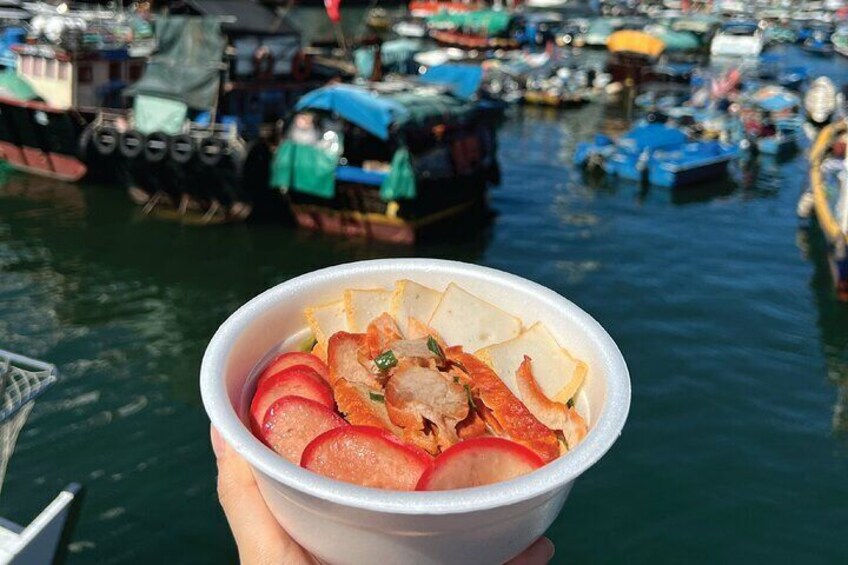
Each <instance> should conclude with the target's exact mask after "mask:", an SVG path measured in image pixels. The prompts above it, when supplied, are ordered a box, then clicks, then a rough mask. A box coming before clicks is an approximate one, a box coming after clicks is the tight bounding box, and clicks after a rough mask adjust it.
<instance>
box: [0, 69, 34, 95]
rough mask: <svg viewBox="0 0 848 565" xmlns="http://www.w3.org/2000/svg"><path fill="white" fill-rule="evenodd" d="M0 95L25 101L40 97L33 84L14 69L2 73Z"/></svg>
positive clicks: (0, 75) (0, 76)
mask: <svg viewBox="0 0 848 565" xmlns="http://www.w3.org/2000/svg"><path fill="white" fill-rule="evenodd" d="M0 97H2V98H10V99H12V100H23V101H29V100H38V99H39V96H38V94H36V92H35V90H33V88H32V86H30V84H29V83H28V82H27V81H26V80H24V79H23V78H21V77H20V76H18V73H16V72H15V71H13V70H5V71H3V72H2V73H0Z"/></svg>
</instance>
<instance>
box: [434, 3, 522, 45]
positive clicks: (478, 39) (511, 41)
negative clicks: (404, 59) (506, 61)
mask: <svg viewBox="0 0 848 565" xmlns="http://www.w3.org/2000/svg"><path fill="white" fill-rule="evenodd" d="M427 27H428V28H429V30H430V37H432V38H433V39H434V40H436V41H437V42H438V43H440V44H442V45H446V46H452V47H461V48H463V49H518V48H519V47H521V44H522V42H521V39H519V38H520V37H522V36H523V32H524V27H525V26H524V17H523V16H521V15H519V14H515V13H511V12H507V11H503V10H477V11H473V12H457V13H448V12H444V13H438V14H435V15H433V16H430V17H428V18H427Z"/></svg>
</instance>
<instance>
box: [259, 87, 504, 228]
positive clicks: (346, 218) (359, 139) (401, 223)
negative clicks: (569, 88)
mask: <svg viewBox="0 0 848 565" xmlns="http://www.w3.org/2000/svg"><path fill="white" fill-rule="evenodd" d="M498 179H499V169H498V164H497V157H496V136H495V128H494V124H493V123H491V122H489V121H487V119H486V116H485V114H484V113H482V112H481V111H480V110H479V109H478V107H477V106H476V104H474V103H472V102H469V101H465V100H462V99H460V98H459V97H457V96H454V95H451V94H449V93H447V92H445V91H440V90H438V89H436V88H435V87H432V86H428V87H425V88H421V87H415V86H413V85H407V86H404V85H403V84H402V83H392V84H391V85H389V86H380V85H378V84H373V85H371V86H370V87H360V86H351V85H332V86H326V87H323V88H320V89H318V90H316V91H313V92H311V93H309V94H307V95H306V96H304V97H303V98H302V99H301V100H300V101H299V102H298V104H297V106H296V113H295V115H294V116H293V118H292V120H290V126H289V128H288V130H287V131H286V134H285V141H284V142H283V143H282V144H281V145H280V146H279V147H278V148H277V150H276V152H275V155H274V159H273V164H272V178H271V185H272V186H273V187H275V188H278V189H280V190H281V191H282V192H283V193H284V194H285V195H286V198H287V200H288V202H289V205H290V207H291V211H292V213H293V215H294V217H295V220H296V221H297V223H298V225H300V226H301V227H304V228H307V229H311V230H316V231H323V232H327V233H331V234H340V235H347V236H357V237H364V238H368V239H376V240H383V241H389V242H393V243H403V244H411V243H414V242H415V241H416V240H417V239H418V238H420V237H421V236H422V235H423V234H424V233H425V232H428V231H431V230H437V229H439V228H440V227H445V226H453V227H456V226H458V225H460V224H459V223H458V220H457V219H458V218H459V217H462V216H467V215H470V214H471V213H473V212H480V211H481V210H483V209H484V205H485V200H486V194H487V189H488V186H489V185H490V184H497V182H498Z"/></svg>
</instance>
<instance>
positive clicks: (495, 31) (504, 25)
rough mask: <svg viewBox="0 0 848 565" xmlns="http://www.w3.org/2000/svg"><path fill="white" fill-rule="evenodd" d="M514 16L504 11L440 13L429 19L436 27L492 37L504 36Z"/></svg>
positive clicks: (429, 22)
mask: <svg viewBox="0 0 848 565" xmlns="http://www.w3.org/2000/svg"><path fill="white" fill-rule="evenodd" d="M512 18H513V15H512V14H510V13H509V12H506V11H502V10H478V11H476V12H457V13H449V12H439V13H438V14H436V15H434V16H430V17H429V18H427V23H428V24H429V25H431V26H434V27H446V26H450V27H455V28H459V29H462V30H464V31H467V32H472V33H479V34H484V35H486V36H489V37H492V36H496V35H503V34H504V33H506V32H507V30H508V29H509V26H510V24H511V23H512Z"/></svg>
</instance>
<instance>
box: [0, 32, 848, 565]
mask: <svg viewBox="0 0 848 565" xmlns="http://www.w3.org/2000/svg"><path fill="white" fill-rule="evenodd" d="M784 53H785V55H786V57H787V58H789V59H793V60H794V59H797V61H794V62H795V63H801V64H806V65H807V66H808V68H809V69H810V73H811V75H815V74H817V73H826V74H828V75H829V76H831V77H832V78H833V80H834V81H835V82H837V83H841V82H843V81H844V80H845V79H846V78H848V62H846V61H845V60H840V59H830V60H822V59H817V60H812V59H809V60H808V59H804V58H802V56H801V55H800V53H799V52H798V51H796V50H795V49H794V48H789V49H787V50H786V51H785V52H784ZM622 115H623V114H622V112H621V111H614V110H611V109H607V108H605V107H604V106H603V105H600V104H596V105H589V106H587V107H585V108H584V109H582V110H579V111H564V112H558V111H553V110H542V109H533V108H524V109H521V108H519V109H517V110H516V111H515V113H514V114H513V115H511V116H510V117H509V119H508V120H507V121H506V122H505V123H504V125H503V126H502V128H501V131H500V158H501V167H502V172H503V181H502V185H501V186H500V187H499V188H497V189H495V190H493V191H492V193H491V206H492V208H493V209H494V211H495V212H496V217H495V219H494V220H493V222H492V224H491V226H490V227H489V228H487V229H486V230H485V231H483V232H481V233H478V234H475V235H467V236H463V237H459V238H453V239H452V240H450V241H442V242H434V243H428V244H422V245H419V246H417V247H415V248H406V247H393V246H388V245H383V244H365V243H363V242H362V241H359V240H345V239H341V238H333V237H329V236H323V235H320V234H312V233H303V232H300V231H297V230H295V229H294V228H288V227H281V226H279V225H256V224H253V225H235V226H222V227H207V228H198V227H187V226H180V225H176V224H173V223H167V222H159V221H155V220H151V219H149V218H145V217H143V216H142V215H140V212H139V211H138V209H137V208H136V207H135V206H133V205H132V204H131V203H130V202H129V201H128V200H127V198H126V195H125V194H123V193H122V192H121V191H119V190H118V189H117V188H114V187H109V186H91V185H72V184H64V183H59V182H52V181H48V180H44V179H38V178H35V177H28V176H25V175H22V174H19V173H12V172H9V171H5V172H3V176H2V182H0V343H2V344H3V346H4V347H5V348H8V349H11V350H16V351H20V352H22V353H26V354H27V355H30V356H34V357H38V358H42V359H46V360H49V361H51V362H53V363H56V364H57V365H58V366H59V367H60V369H61V372H62V374H63V377H64V378H63V380H62V382H61V383H60V384H59V385H58V386H56V387H54V388H53V389H52V390H51V391H50V393H49V394H48V395H46V396H45V397H44V398H43V399H42V400H40V401H39V402H38V404H37V405H36V408H35V410H34V412H33V413H32V415H31V417H30V420H29V422H28V424H27V425H26V427H25V428H24V431H23V433H22V435H21V437H20V439H19V440H18V445H17V450H16V452H15V454H14V455H13V457H12V459H11V463H10V465H9V469H8V475H7V477H6V481H5V484H4V487H3V492H2V496H0V515H2V516H4V517H7V518H11V519H14V520H16V521H18V522H21V523H27V522H29V520H30V519H32V518H33V517H34V515H35V514H36V513H37V512H38V511H39V510H40V509H41V508H43V506H44V505H46V504H47V503H48V502H49V501H50V500H51V499H52V497H53V496H54V494H55V493H56V492H58V491H59V490H60V489H61V488H62V487H63V486H64V485H65V484H67V483H69V482H71V481H78V482H81V483H83V484H84V485H85V486H86V487H87V489H88V492H87V497H86V500H85V502H84V504H83V507H82V514H81V519H80V522H79V523H78V527H77V529H76V532H75V536H74V541H73V544H72V545H71V548H70V549H71V552H70V556H69V562H70V563H103V564H106V563H150V562H155V561H157V560H158V561H161V560H162V559H166V560H168V562H174V563H204V564H210V563H233V562H234V561H235V559H236V554H235V547H234V545H233V542H232V540H231V537H230V534H229V531H228V529H227V525H226V523H225V521H224V518H223V515H222V513H221V512H220V509H219V507H218V502H217V498H216V493H215V464H214V460H213V455H212V451H211V448H210V446H209V442H208V420H207V418H206V416H205V413H204V411H203V407H202V405H201V402H200V395H199V390H198V370H199V366H200V359H201V355H202V354H203V351H204V348H205V346H206V344H207V342H208V340H209V339H210V337H211V336H212V334H213V332H214V331H215V329H216V328H217V327H218V325H219V324H220V323H221V322H222V321H223V320H224V319H225V318H226V317H227V316H228V315H229V314H231V313H232V312H233V311H234V310H235V309H236V308H237V307H238V306H239V305H241V304H242V303H243V302H245V301H246V300H248V299H249V298H251V297H252V296H254V295H255V294H257V293H259V292H261V291H263V290H264V289H266V288H268V287H270V286H272V285H275V284H277V283H279V282H282V281H285V280H287V279H289V278H291V277H293V276H296V275H298V274H301V273H305V272H308V271H311V270H314V269H317V268H321V267H324V266H328V265H333V264H337V263H342V262H347V261H354V260H360V259H369V258H378V257H395V256H408V255H416V256H422V257H441V258H450V259H457V260H461V261H469V262H473V263H478V264H483V265H488V266H492V267H495V268H498V269H503V270H506V271H510V272H513V273H517V274H520V275H523V276H525V277H528V278H530V279H532V280H535V281H537V282H539V283H541V284H544V285H546V286H549V287H550V288H552V289H554V290H556V291H557V292H559V293H561V294H562V295H564V296H566V297H567V298H569V299H571V300H573V301H574V302H576V303H577V304H578V305H580V306H581V307H583V308H584V309H586V310H587V311H588V312H589V313H591V314H592V315H593V316H594V317H596V318H597V319H598V321H600V322H601V324H603V325H604V326H605V327H606V328H607V329H608V330H609V332H610V333H611V334H612V336H613V338H614V339H616V341H617V342H618V343H619V345H620V347H621V349H622V351H623V353H624V355H625V358H626V359H627V361H628V364H629V366H630V370H631V377H632V384H633V404H632V410H631V416H630V419H629V421H628V423H627V426H626V427H625V429H624V433H623V435H622V437H621V439H620V441H619V442H618V443H616V445H615V446H614V447H613V449H612V451H611V452H610V453H609V455H608V456H607V457H605V458H604V459H603V460H602V461H601V462H600V463H599V464H598V465H597V466H596V467H594V468H592V469H591V470H590V471H589V472H588V473H587V474H586V476H585V477H583V478H581V479H580V480H579V481H578V482H577V483H576V485H575V487H574V490H573V491H572V494H571V497H570V498H569V500H568V502H567V504H566V506H565V509H564V511H563V513H562V514H561V516H560V517H559V519H558V520H557V522H556V523H555V524H554V526H553V527H552V528H551V530H550V532H549V536H550V537H551V538H552V539H553V540H554V542H555V544H556V546H557V557H556V558H555V562H562V563H571V562H574V563H579V562H585V563H745V562H753V563H797V562H803V563H837V562H844V560H845V533H844V526H845V525H846V524H848V305H845V304H840V303H838V302H837V301H836V299H835V297H834V293H833V289H832V284H831V282H830V280H829V273H828V272H827V265H826V257H825V251H824V247H823V243H822V242H821V240H820V237H819V236H818V235H817V234H816V232H815V231H810V232H808V231H806V230H804V229H803V228H799V222H798V220H797V218H796V216H795V204H796V201H797V199H798V196H799V194H800V191H801V189H802V188H803V187H804V186H805V185H806V182H807V180H806V164H805V161H804V157H803V155H798V156H797V157H795V158H794V159H791V160H789V161H786V162H783V163H775V162H773V161H769V160H767V159H761V160H760V161H759V162H758V163H756V164H754V165H749V166H745V167H737V168H736V169H735V170H734V171H733V172H732V175H731V178H729V179H727V180H724V181H721V182H720V183H714V184H710V185H705V186H701V187H694V188H687V189H682V190H677V191H670V190H667V189H656V188H650V189H644V188H642V187H639V186H636V185H632V184H627V183H622V182H616V181H600V180H593V179H584V178H583V177H582V176H581V175H580V174H579V173H577V172H575V171H574V170H573V168H572V167H571V165H570V162H571V154H572V151H573V148H574V145H575V143H576V142H577V141H580V140H583V139H588V138H590V137H591V136H592V135H593V134H594V133H595V132H596V131H598V130H599V129H604V130H608V131H609V130H613V131H614V130H620V129H623V125H622V119H623V118H622V117H621V116H622Z"/></svg>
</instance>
